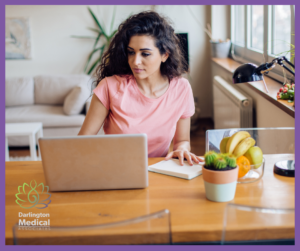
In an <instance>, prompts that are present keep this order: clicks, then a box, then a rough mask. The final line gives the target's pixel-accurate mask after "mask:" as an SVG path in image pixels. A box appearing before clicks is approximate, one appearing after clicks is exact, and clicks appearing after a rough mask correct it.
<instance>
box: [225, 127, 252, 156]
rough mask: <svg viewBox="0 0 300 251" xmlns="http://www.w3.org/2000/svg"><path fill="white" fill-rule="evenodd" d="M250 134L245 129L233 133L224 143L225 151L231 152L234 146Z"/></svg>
mask: <svg viewBox="0 0 300 251" xmlns="http://www.w3.org/2000/svg"><path fill="white" fill-rule="evenodd" d="M250 136H251V135H250V134H249V133H248V132H246V131H239V132H236V133H235V134H233V135H232V136H231V137H230V138H229V140H228V142H227V145H226V153H233V150H234V149H235V147H236V146H237V145H238V143H240V142H241V141H242V140H243V139H245V138H248V137H250Z"/></svg>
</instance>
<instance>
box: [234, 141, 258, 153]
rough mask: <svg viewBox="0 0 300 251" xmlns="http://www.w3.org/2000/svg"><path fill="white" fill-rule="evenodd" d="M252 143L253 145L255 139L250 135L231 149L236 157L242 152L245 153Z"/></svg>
mask: <svg viewBox="0 0 300 251" xmlns="http://www.w3.org/2000/svg"><path fill="white" fill-rule="evenodd" d="M254 145H255V140H254V139H253V138H251V137H248V138H245V139H243V140H242V141H241V142H240V143H239V144H238V145H237V146H236V148H235V149H234V151H233V155H235V157H237V158H238V157H240V156H242V155H244V153H246V152H247V151H248V149H249V148H250V147H252V146H254Z"/></svg>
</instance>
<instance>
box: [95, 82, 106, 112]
mask: <svg viewBox="0 0 300 251" xmlns="http://www.w3.org/2000/svg"><path fill="white" fill-rule="evenodd" d="M93 92H94V94H95V95H96V96H97V97H98V99H99V100H100V101H101V103H102V104H103V105H104V106H105V108H106V109H107V110H109V109H110V108H109V107H110V100H109V90H108V84H107V79H106V78H104V79H102V80H101V81H100V83H99V84H98V85H97V87H96V88H95V89H94V90H93Z"/></svg>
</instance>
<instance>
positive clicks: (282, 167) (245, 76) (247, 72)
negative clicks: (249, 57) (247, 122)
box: [232, 56, 295, 177]
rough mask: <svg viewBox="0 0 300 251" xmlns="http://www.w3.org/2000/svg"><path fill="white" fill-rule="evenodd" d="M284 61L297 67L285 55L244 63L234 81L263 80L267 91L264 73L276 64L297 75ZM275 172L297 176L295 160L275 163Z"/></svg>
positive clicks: (238, 69)
mask: <svg viewBox="0 0 300 251" xmlns="http://www.w3.org/2000/svg"><path fill="white" fill-rule="evenodd" d="M284 62H286V63H288V64H289V65H290V66H292V67H293V68H294V69H295V65H293V64H292V63H291V62H290V61H288V60H287V59H286V57H285V56H282V57H278V58H275V59H273V60H272V62H270V63H264V64H261V65H260V66H257V65H255V64H250V63H248V64H243V65H241V66H239V67H238V68H237V69H236V70H235V71H234V73H233V77H232V81H233V83H234V84H241V83H245V82H255V81H263V82H264V85H265V88H266V91H267V93H268V92H269V90H268V88H267V85H266V83H265V80H264V77H263V74H268V72H269V71H270V70H272V69H273V68H274V67H275V65H276V64H278V65H280V66H281V67H283V68H284V69H286V70H287V71H288V72H290V73H291V74H293V75H294V76H295V73H294V72H293V71H291V70H290V69H289V68H288V67H287V66H286V65H284ZM274 173H276V174H279V175H282V176H289V177H295V161H293V160H284V161H279V162H277V163H275V165H274Z"/></svg>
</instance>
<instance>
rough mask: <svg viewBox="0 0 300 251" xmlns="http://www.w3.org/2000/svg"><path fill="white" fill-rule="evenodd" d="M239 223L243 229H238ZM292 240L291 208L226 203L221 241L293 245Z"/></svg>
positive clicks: (293, 220)
mask: <svg viewBox="0 0 300 251" xmlns="http://www.w3.org/2000/svg"><path fill="white" fill-rule="evenodd" d="M240 226H243V228H244V227H245V226H247V229H245V230H243V231H240V230H239V229H240ZM294 239H295V209H286V208H264V207H253V206H246V205H239V204H233V203H229V204H227V206H226V209H225V213H224V222H223V231H222V240H221V244H223V245H240V244H245V245H246V244H247V245H249V244H255V245H258V244H259V245H262V244H268V245H272V244H284V245H294V243H295V240H294ZM241 240H242V241H241Z"/></svg>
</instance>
